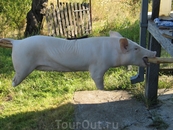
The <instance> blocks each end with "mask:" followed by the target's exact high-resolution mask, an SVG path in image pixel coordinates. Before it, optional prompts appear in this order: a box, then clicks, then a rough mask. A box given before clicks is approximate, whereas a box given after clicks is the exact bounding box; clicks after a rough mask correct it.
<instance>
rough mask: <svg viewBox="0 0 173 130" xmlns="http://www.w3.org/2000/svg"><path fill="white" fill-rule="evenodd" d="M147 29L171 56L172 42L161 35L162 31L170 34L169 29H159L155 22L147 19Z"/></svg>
mask: <svg viewBox="0 0 173 130" xmlns="http://www.w3.org/2000/svg"><path fill="white" fill-rule="evenodd" d="M148 31H149V32H150V33H151V35H152V36H153V37H154V38H155V39H156V40H157V41H158V43H159V44H160V45H161V46H162V47H163V49H165V50H166V51H167V52H168V53H169V54H170V55H171V56H172V57H173V44H172V43H171V40H170V39H168V38H165V37H163V36H162V34H163V33H165V34H168V35H172V34H171V32H170V31H169V30H161V29H159V28H158V27H157V26H156V24H155V23H154V22H153V21H151V20H149V21H148Z"/></svg>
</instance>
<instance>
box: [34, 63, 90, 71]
mask: <svg viewBox="0 0 173 130" xmlns="http://www.w3.org/2000/svg"><path fill="white" fill-rule="evenodd" d="M35 69H36V70H40V71H59V72H73V71H87V70H88V67H87V66H78V65H76V66H65V65H60V64H53V65H38V66H37V67H36V68H35Z"/></svg>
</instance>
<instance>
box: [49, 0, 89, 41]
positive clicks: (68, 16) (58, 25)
mask: <svg viewBox="0 0 173 130" xmlns="http://www.w3.org/2000/svg"><path fill="white" fill-rule="evenodd" d="M46 21H47V24H48V32H49V35H50V36H59V37H66V38H77V37H82V36H85V35H88V34H90V33H91V30H92V20H91V6H90V3H67V2H59V3H58V4H57V5H56V6H55V5H54V4H51V6H50V7H48V8H47V10H46Z"/></svg>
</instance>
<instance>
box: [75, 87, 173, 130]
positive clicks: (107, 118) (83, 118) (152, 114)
mask: <svg viewBox="0 0 173 130" xmlns="http://www.w3.org/2000/svg"><path fill="white" fill-rule="evenodd" d="M172 93H173V90H172V91H171V92H170V91H169V93H168V92H165V91H164V90H162V91H161V94H160V96H159V100H160V104H159V105H158V106H157V107H155V108H154V109H152V110H147V108H146V106H145V104H144V103H142V102H139V101H137V100H136V99H134V98H132V95H131V94H129V93H128V92H126V91H121V90H118V91H99V90H98V91H80V92H76V93H75V94H74V103H75V106H76V107H75V125H76V129H75V130H122V129H123V130H139V129H140V130H153V129H164V130H165V129H168V130H171V128H173V125H172V123H171V122H172V121H173V114H172V111H171V110H173V100H172V99H173V98H172Z"/></svg>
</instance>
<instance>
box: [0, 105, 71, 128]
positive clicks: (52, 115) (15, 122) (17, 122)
mask: <svg viewBox="0 0 173 130" xmlns="http://www.w3.org/2000/svg"><path fill="white" fill-rule="evenodd" d="M73 117H74V105H73V104H71V103H67V104H64V105H62V106H60V107H56V108H50V109H45V110H43V111H31V112H24V113H17V114H15V115H9V116H7V117H0V129H1V130H59V125H60V124H59V122H71V121H72V120H73ZM67 130H68V128H67Z"/></svg>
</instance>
